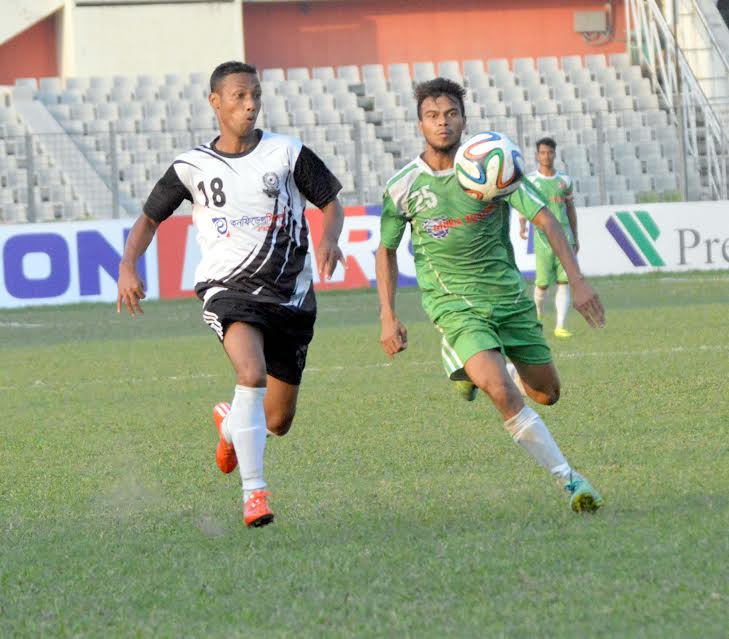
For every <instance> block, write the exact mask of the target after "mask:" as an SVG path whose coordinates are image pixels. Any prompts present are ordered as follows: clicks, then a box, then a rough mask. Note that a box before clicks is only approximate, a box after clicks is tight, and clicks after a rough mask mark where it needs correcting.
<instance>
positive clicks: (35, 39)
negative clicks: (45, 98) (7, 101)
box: [0, 13, 59, 84]
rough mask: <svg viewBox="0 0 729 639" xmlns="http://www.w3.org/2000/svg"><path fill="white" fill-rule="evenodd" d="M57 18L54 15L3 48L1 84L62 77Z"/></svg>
mask: <svg viewBox="0 0 729 639" xmlns="http://www.w3.org/2000/svg"><path fill="white" fill-rule="evenodd" d="M57 19H58V14H57V13H56V14H52V15H50V16H48V17H47V18H44V19H43V20H40V21H39V22H37V23H35V24H34V25H33V26H31V27H29V28H28V29H26V30H25V31H22V32H21V33H19V34H17V35H16V36H14V37H12V38H10V39H9V40H8V41H7V42H4V43H3V44H1V45H0V84H13V83H14V82H15V79H16V78H24V77H33V78H39V77H43V76H53V75H58V71H59V68H58V50H57V49H58V48H57V38H56V33H57Z"/></svg>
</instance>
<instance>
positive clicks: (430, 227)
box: [423, 217, 461, 240]
mask: <svg viewBox="0 0 729 639" xmlns="http://www.w3.org/2000/svg"><path fill="white" fill-rule="evenodd" d="M460 224H461V220H450V219H448V218H447V217H434V218H431V219H430V220H425V221H424V222H423V230H424V231H425V232H426V233H427V234H428V235H430V236H431V237H434V238H435V239H436V240H442V239H443V238H444V237H446V236H447V235H448V233H449V232H450V230H451V228H452V227H454V226H460Z"/></svg>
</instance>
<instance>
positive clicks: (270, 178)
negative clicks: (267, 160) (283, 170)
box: [263, 171, 281, 197]
mask: <svg viewBox="0 0 729 639" xmlns="http://www.w3.org/2000/svg"><path fill="white" fill-rule="evenodd" d="M263 192H264V193H265V194H266V195H268V197H278V196H279V194H280V193H281V189H280V188H279V186H278V175H276V174H275V173H274V172H273V171H269V172H268V173H265V174H264V175H263Z"/></svg>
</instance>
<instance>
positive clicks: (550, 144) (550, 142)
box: [537, 138, 557, 151]
mask: <svg viewBox="0 0 729 639" xmlns="http://www.w3.org/2000/svg"><path fill="white" fill-rule="evenodd" d="M542 144H544V145H545V146H548V147H549V148H550V149H552V151H556V150H557V143H556V142H555V141H554V138H539V139H538V140H537V151H539V147H540V146H542Z"/></svg>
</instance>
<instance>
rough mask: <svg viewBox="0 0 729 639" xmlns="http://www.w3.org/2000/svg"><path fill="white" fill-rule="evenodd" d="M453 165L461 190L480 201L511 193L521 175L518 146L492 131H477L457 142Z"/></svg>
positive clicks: (520, 156)
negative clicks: (458, 144) (461, 142)
mask: <svg viewBox="0 0 729 639" xmlns="http://www.w3.org/2000/svg"><path fill="white" fill-rule="evenodd" d="M454 166H455V169H456V177H457V178H458V182H459V184H460V185H461V187H462V188H463V190H464V191H465V192H466V193H467V194H468V195H470V196H471V197H472V198H475V199H476V200H482V201H484V202H490V201H491V200H495V199H498V198H502V197H505V196H507V195H509V194H510V193H513V192H514V191H516V189H518V188H519V184H520V183H521V179H522V177H524V156H523V155H522V153H521V149H520V148H519V147H518V146H517V145H516V144H514V143H513V142H512V141H511V140H510V139H509V138H508V137H507V136H506V135H504V134H503V133H497V132H496V131H484V132H482V133H477V134H476V135H474V136H473V137H472V138H469V139H468V140H466V141H465V142H464V143H463V144H461V146H460V147H459V148H458V151H457V152H456V158H455V160H454Z"/></svg>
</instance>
